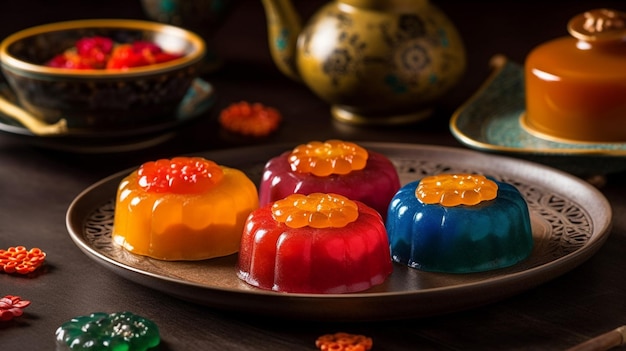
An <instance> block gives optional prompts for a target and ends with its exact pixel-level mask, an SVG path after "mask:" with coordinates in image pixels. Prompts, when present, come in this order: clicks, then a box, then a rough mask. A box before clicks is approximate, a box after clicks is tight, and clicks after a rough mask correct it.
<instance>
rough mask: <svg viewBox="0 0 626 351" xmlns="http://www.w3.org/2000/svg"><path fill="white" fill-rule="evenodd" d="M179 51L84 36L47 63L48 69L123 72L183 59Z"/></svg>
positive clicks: (145, 44) (137, 42)
mask: <svg viewBox="0 0 626 351" xmlns="http://www.w3.org/2000/svg"><path fill="white" fill-rule="evenodd" d="M182 56H183V54H182V53H180V52H167V51H165V50H163V49H162V48H161V47H160V46H159V45H157V44H155V43H153V42H149V41H143V40H135V41H133V42H131V43H116V42H115V41H113V39H111V38H107V37H99V36H95V37H84V38H80V39H78V41H76V45H74V46H73V47H71V48H69V49H67V50H65V51H64V52H63V53H60V54H58V55H56V56H54V57H53V58H52V59H51V60H49V61H48V62H46V66H48V67H56V68H67V69H112V70H115V69H121V70H126V69H130V68H133V67H141V66H148V65H153V64H158V63H162V62H168V61H171V60H175V59H178V58H181V57H182Z"/></svg>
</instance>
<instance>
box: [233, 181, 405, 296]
mask: <svg viewBox="0 0 626 351" xmlns="http://www.w3.org/2000/svg"><path fill="white" fill-rule="evenodd" d="M392 269H393V268H392V263H391V256H390V252H389V241H388V239H387V232H386V230H385V226H384V222H383V221H382V218H381V216H380V214H378V212H376V211H375V210H374V209H372V208H371V207H369V206H367V205H365V204H363V203H362V202H360V201H352V200H349V199H348V198H346V197H344V196H341V195H337V194H322V193H313V194H310V195H301V194H292V195H289V196H288V197H286V198H284V199H282V200H278V201H276V202H273V203H271V204H268V205H266V206H263V207H261V208H259V209H257V210H255V211H253V212H252V213H251V214H250V216H249V217H248V219H247V221H246V225H245V226H244V232H243V236H242V239H241V250H240V252H239V270H238V276H239V278H241V279H242V280H244V281H245V282H247V283H248V284H250V285H253V286H256V287H259V288H262V289H267V290H274V291H281V292H289V293H320V294H324V293H326V294H328V293H347V292H357V291H363V290H366V289H368V288H370V287H372V286H374V285H378V284H381V283H382V282H383V281H385V279H386V278H387V277H388V276H389V274H391V271H392Z"/></svg>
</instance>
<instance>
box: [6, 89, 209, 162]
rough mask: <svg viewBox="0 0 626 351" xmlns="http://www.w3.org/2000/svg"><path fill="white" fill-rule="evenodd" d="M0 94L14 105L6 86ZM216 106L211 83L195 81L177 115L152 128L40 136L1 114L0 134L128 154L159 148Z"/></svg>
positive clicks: (73, 148) (57, 145) (76, 148)
mask: <svg viewBox="0 0 626 351" xmlns="http://www.w3.org/2000/svg"><path fill="white" fill-rule="evenodd" d="M0 94H2V95H3V96H4V97H5V98H7V99H9V100H11V101H14V102H15V96H14V95H13V93H12V92H11V91H10V89H9V87H8V86H7V85H0ZM214 103H215V91H214V89H213V86H212V85H211V84H209V83H208V82H206V81H204V80H202V79H200V78H196V79H195V80H194V81H193V82H192V85H191V87H190V88H189V91H188V92H187V94H186V95H185V97H184V99H183V101H182V102H181V104H180V106H179V108H178V112H177V114H176V116H173V118H172V119H170V120H166V121H163V122H160V123H157V124H153V125H150V126H142V127H137V128H127V129H124V130H119V131H93V130H80V129H70V130H69V131H68V133H67V134H63V135H59V136H45V137H42V136H37V135H34V134H33V133H31V132H30V131H29V130H28V129H26V128H25V127H24V126H23V125H22V124H20V123H19V122H17V121H15V120H14V119H12V118H10V117H8V116H6V115H3V114H2V113H0V131H1V132H4V133H6V134H8V135H11V136H14V137H18V138H20V139H21V140H26V141H28V142H30V143H32V144H34V145H38V146H43V147H46V148H52V149H59V150H64V151H74V152H83V153H90V152H125V151H131V150H136V149H142V148H146V147H149V146H153V145H157V144H159V143H162V142H164V141H166V140H168V139H170V138H172V137H173V136H174V135H175V133H174V129H175V128H176V127H178V126H180V125H182V124H183V123H186V122H189V121H192V120H193V119H195V118H197V117H199V116H201V115H202V114H203V113H204V112H206V111H207V110H208V109H209V108H211V107H212V106H213V104H214Z"/></svg>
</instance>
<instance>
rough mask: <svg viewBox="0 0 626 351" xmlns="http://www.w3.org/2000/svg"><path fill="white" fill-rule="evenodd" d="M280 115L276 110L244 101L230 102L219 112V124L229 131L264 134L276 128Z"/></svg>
mask: <svg viewBox="0 0 626 351" xmlns="http://www.w3.org/2000/svg"><path fill="white" fill-rule="evenodd" d="M281 119H282V117H281V114H280V112H278V110H276V109H274V108H271V107H267V106H264V105H262V104H260V103H254V104H250V103H248V102H246V101H242V102H239V103H235V104H232V105H230V106H228V107H227V108H225V109H224V110H222V112H221V113H220V119H219V121H220V124H221V125H222V127H223V128H224V129H226V130H228V131H230V132H233V133H239V134H243V135H249V136H256V137H261V136H266V135H269V134H270V133H271V132H273V131H274V130H276V129H277V128H278V125H279V124H280V121H281Z"/></svg>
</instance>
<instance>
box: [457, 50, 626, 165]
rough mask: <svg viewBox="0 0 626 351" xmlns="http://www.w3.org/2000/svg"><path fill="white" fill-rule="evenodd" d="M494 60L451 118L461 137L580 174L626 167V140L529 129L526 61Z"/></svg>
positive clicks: (491, 149)
mask: <svg viewBox="0 0 626 351" xmlns="http://www.w3.org/2000/svg"><path fill="white" fill-rule="evenodd" d="M492 66H493V67H494V71H493V72H492V74H491V75H490V77H489V78H488V79H487V80H486V81H485V82H484V83H483V85H482V86H481V87H480V89H479V90H478V91H477V92H476V94H474V96H472V97H471V98H470V99H469V100H468V101H467V102H466V103H465V104H463V105H462V106H461V107H459V109H457V110H456V111H455V113H454V114H453V116H452V118H451V120H450V130H451V132H452V134H453V135H454V137H455V138H457V139H458V140H459V141H460V142H461V143H463V144H464V145H466V146H468V147H471V148H473V149H477V150H481V151H486V152H493V153H500V154H507V155H510V156H516V157H520V158H524V159H528V160H531V161H535V162H539V163H543V164H547V165H550V166H552V167H556V168H559V169H561V170H564V171H567V172H570V173H573V174H576V175H580V176H592V175H604V174H609V173H615V172H621V171H626V143H583V142H581V143H575V142H572V143H567V142H559V141H553V140H548V139H542V138H540V137H538V136H536V135H533V134H531V133H529V132H528V131H526V130H525V129H524V128H523V127H522V125H521V122H520V118H521V115H522V114H523V113H524V112H525V104H526V102H525V93H524V70H523V67H522V66H521V65H519V64H517V63H515V62H512V61H510V60H508V59H507V58H505V57H503V56H500V55H498V56H495V57H494V58H493V59H492Z"/></svg>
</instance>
